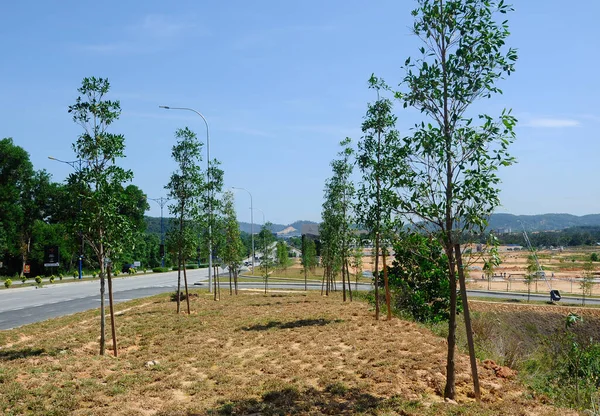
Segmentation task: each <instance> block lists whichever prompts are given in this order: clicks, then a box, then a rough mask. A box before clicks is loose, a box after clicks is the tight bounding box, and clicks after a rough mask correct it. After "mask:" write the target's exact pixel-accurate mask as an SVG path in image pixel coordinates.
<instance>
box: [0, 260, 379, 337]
mask: <svg viewBox="0 0 600 416" xmlns="http://www.w3.org/2000/svg"><path fill="white" fill-rule="evenodd" d="M187 276H188V284H189V285H190V287H196V288H198V287H204V288H206V287H207V284H208V282H207V280H208V269H193V270H188V271H187ZM176 287H177V272H167V273H156V274H149V275H144V274H138V275H135V276H131V277H129V276H128V277H124V278H116V279H114V280H113V298H114V300H115V302H125V301H128V300H131V299H138V298H143V297H147V296H152V295H157V294H160V293H167V292H172V291H174V290H175V289H176ZM239 287H240V288H241V289H250V288H256V289H262V288H263V287H264V284H263V283H262V281H261V279H260V278H257V281H256V282H240V283H239ZM308 287H309V289H320V288H321V284H320V283H318V284H316V283H312V284H311V283H309V284H308ZM358 287H359V290H369V289H370V285H363V284H359V285H358ZM269 288H270V289H300V290H301V289H304V282H294V283H270V284H269ZM353 288H354V286H353ZM107 290H108V289H107ZM221 290H227V287H226V285H223V284H221ZM106 303H107V305H108V295H107V296H106ZM99 307H100V283H99V280H98V279H96V280H87V281H74V282H69V283H61V284H46V285H44V286H43V287H42V288H40V289H36V288H35V287H32V286H30V287H21V288H20V287H17V288H11V289H8V290H0V330H4V329H11V328H16V327H19V326H22V325H27V324H31V323H34V322H40V321H44V320H46V319H50V318H55V317H57V316H64V315H70V314H73V313H76V312H82V311H87V310H89V309H96V308H99Z"/></svg>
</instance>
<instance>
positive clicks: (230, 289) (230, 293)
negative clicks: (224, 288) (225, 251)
mask: <svg viewBox="0 0 600 416" xmlns="http://www.w3.org/2000/svg"><path fill="white" fill-rule="evenodd" d="M232 280H233V273H232V272H231V265H229V296H231V295H233V283H232Z"/></svg>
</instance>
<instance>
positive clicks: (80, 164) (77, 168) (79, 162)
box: [48, 156, 87, 279]
mask: <svg viewBox="0 0 600 416" xmlns="http://www.w3.org/2000/svg"><path fill="white" fill-rule="evenodd" d="M48 159H50V160H54V161H56V162H60V163H65V164H67V165H69V166H71V167H72V168H73V169H75V172H76V173H80V172H81V170H82V168H83V163H84V162H87V161H86V160H82V159H77V160H73V161H66V160H60V159H57V158H55V157H52V156H48ZM79 213H81V195H80V196H79ZM79 241H80V246H79V264H78V269H79V279H81V277H82V273H83V233H82V232H81V229H80V230H79Z"/></svg>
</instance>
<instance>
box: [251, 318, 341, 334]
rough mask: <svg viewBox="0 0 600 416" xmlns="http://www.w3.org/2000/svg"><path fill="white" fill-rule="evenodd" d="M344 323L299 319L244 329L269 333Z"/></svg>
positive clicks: (333, 320)
mask: <svg viewBox="0 0 600 416" xmlns="http://www.w3.org/2000/svg"><path fill="white" fill-rule="evenodd" d="M339 322H343V320H341V319H323V318H319V319H298V320H297V321H292V322H280V321H269V322H267V323H266V324H257V325H252V326H247V327H244V328H242V330H243V331H268V330H269V329H272V328H277V329H290V328H301V327H304V326H324V325H327V324H331V323H339Z"/></svg>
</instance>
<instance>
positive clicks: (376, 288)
mask: <svg viewBox="0 0 600 416" xmlns="http://www.w3.org/2000/svg"><path fill="white" fill-rule="evenodd" d="M378 271H379V233H376V234H375V271H374V272H373V281H374V282H375V319H377V320H379V278H378V274H379V273H378Z"/></svg>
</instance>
